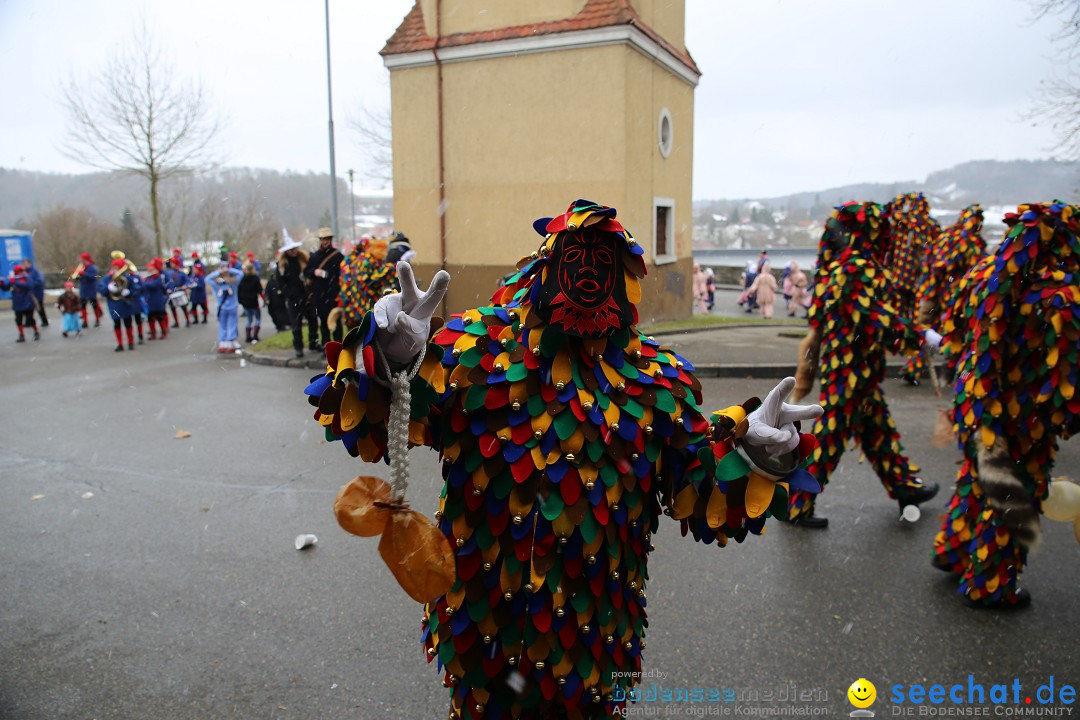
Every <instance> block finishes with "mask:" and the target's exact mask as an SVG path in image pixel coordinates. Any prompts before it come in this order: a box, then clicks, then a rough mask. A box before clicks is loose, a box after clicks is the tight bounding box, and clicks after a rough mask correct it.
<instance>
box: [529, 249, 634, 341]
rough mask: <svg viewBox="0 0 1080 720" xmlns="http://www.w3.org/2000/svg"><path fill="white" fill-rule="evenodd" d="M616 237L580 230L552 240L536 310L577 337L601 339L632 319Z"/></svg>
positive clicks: (549, 323) (625, 325) (553, 323)
mask: <svg viewBox="0 0 1080 720" xmlns="http://www.w3.org/2000/svg"><path fill="white" fill-rule="evenodd" d="M617 241H618V238H617V236H615V235H613V234H611V233H607V232H599V231H596V230H594V229H592V228H584V229H582V230H578V231H576V232H566V233H563V234H562V237H561V238H560V239H559V241H558V242H556V243H555V246H554V249H553V252H552V256H551V261H550V264H549V265H548V270H547V278H546V279H545V280H544V284H543V286H542V287H541V291H540V303H539V304H538V306H537V308H536V311H537V312H538V313H539V315H540V317H541V318H542V319H543V320H544V321H545V322H546V323H547V324H548V325H549V326H553V327H558V328H560V329H561V330H562V331H563V332H565V333H567V334H568V335H575V336H577V337H603V336H605V335H607V334H609V333H611V332H614V331H615V330H618V329H619V328H622V327H629V326H630V325H631V324H632V323H633V307H632V306H631V305H630V303H629V301H628V300H627V299H626V280H625V278H624V277H623V266H622V262H621V260H620V258H619V246H618V244H617Z"/></svg>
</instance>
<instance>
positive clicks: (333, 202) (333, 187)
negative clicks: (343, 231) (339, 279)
mask: <svg viewBox="0 0 1080 720" xmlns="http://www.w3.org/2000/svg"><path fill="white" fill-rule="evenodd" d="M323 9H324V10H325V14H326V104H327V107H328V109H329V110H328V117H329V118H330V219H331V221H332V227H331V229H332V230H333V231H334V237H335V238H336V237H337V236H338V212H337V168H336V166H335V162H334V95H333V90H332V89H331V83H330V0H323Z"/></svg>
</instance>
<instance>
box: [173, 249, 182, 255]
mask: <svg viewBox="0 0 1080 720" xmlns="http://www.w3.org/2000/svg"><path fill="white" fill-rule="evenodd" d="M172 254H173V255H180V254H181V253H180V248H173V249H172Z"/></svg>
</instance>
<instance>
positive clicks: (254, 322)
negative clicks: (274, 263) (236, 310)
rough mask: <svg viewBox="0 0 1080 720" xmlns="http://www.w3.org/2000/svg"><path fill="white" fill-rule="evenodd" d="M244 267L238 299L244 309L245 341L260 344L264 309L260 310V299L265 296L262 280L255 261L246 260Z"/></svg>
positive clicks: (237, 292) (237, 294)
mask: <svg viewBox="0 0 1080 720" xmlns="http://www.w3.org/2000/svg"><path fill="white" fill-rule="evenodd" d="M243 269H244V277H242V278H240V285H239V287H238V288H237V290H236V299H237V300H239V301H240V307H242V308H243V309H244V320H245V324H244V342H247V343H255V344H258V342H259V326H260V325H262V311H260V310H259V301H260V300H261V299H262V298H263V286H262V280H260V279H259V271H258V270H257V269H256V268H255V263H253V262H251V261H248V262H245V263H244V265H243Z"/></svg>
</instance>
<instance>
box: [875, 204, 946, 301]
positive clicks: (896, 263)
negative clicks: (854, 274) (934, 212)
mask: <svg viewBox="0 0 1080 720" xmlns="http://www.w3.org/2000/svg"><path fill="white" fill-rule="evenodd" d="M885 216H886V217H887V218H888V220H889V223H890V225H891V226H892V234H891V235H890V240H889V242H890V245H889V247H888V248H887V249H886V256H885V260H884V262H885V267H887V268H888V269H889V272H890V273H891V275H892V278H891V280H892V283H891V285H892V294H891V295H890V297H889V298H888V300H889V304H890V305H892V306H893V307H894V308H896V310H897V312H899V313H900V314H901V315H902V316H903V317H905V318H914V317H915V291H916V288H917V287H918V285H919V279H920V278H921V277H922V275H923V273H924V271H925V266H926V258H927V253H928V251H929V250H930V248H932V247H933V246H934V241H935V240H936V239H937V236H938V235H939V234H940V233H941V226H940V225H938V222H937V221H936V220H934V218H932V217H930V203H929V202H927V200H926V198H925V197H924V196H923V194H922V193H907V194H906V195H897V196H896V197H895V198H893V200H892V202H890V203H889V204H888V205H886V206H885Z"/></svg>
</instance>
